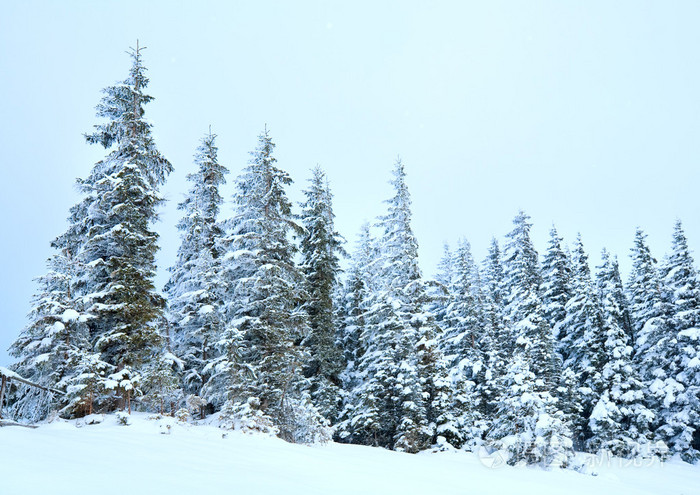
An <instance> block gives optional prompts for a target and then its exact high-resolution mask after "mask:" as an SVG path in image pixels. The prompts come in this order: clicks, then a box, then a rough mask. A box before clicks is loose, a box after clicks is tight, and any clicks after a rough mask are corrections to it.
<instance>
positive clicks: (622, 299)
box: [596, 249, 634, 345]
mask: <svg viewBox="0 0 700 495" xmlns="http://www.w3.org/2000/svg"><path fill="white" fill-rule="evenodd" d="M601 259H602V260H603V265H605V266H606V268H605V270H606V277H605V278H601V277H596V283H597V284H598V292H599V295H600V298H601V301H602V294H603V293H604V292H605V291H604V290H603V289H604V288H603V285H605V290H606V291H608V292H610V294H611V297H613V299H614V300H615V304H616V305H617V307H618V308H619V310H620V315H619V318H620V319H619V321H618V325H619V326H620V328H622V331H624V332H625V335H627V338H628V345H632V344H633V337H634V332H633V324H632V317H631V315H630V305H629V301H628V300H627V294H626V293H625V287H624V285H623V284H622V277H621V276H620V264H619V262H618V261H617V256H613V257H612V258H610V254H609V253H608V251H607V250H606V249H603V251H602V253H601ZM608 264H609V266H607V265H608ZM601 269H602V267H601Z"/></svg>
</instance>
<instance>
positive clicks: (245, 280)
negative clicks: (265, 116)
mask: <svg viewBox="0 0 700 495" xmlns="http://www.w3.org/2000/svg"><path fill="white" fill-rule="evenodd" d="M274 146H275V145H274V143H273V142H272V139H271V138H270V135H269V132H268V131H267V128H266V129H265V131H264V132H263V133H262V134H261V135H260V137H259V141H258V146H257V148H256V149H255V151H253V152H252V153H251V159H250V162H249V165H248V166H247V167H246V168H245V169H244V170H243V172H242V173H241V175H239V176H238V178H237V179H236V193H235V194H234V197H233V202H234V208H235V210H234V215H233V217H232V218H231V219H230V220H229V221H228V226H227V234H226V236H225V238H224V244H225V246H226V249H227V251H226V254H225V256H224V261H223V276H224V282H225V283H226V286H227V293H226V295H225V301H226V303H225V306H224V310H225V313H226V317H227V323H228V325H229V327H231V328H230V329H229V330H228V331H227V333H230V334H231V335H240V336H241V338H242V343H241V345H240V346H239V348H240V361H241V363H242V364H243V365H245V366H246V367H247V368H248V369H250V371H251V372H250V373H248V374H244V373H240V374H231V375H229V380H230V381H229V384H228V387H227V390H228V391H229V394H228V395H229V396H228V398H227V400H228V406H227V407H226V409H227V410H231V411H233V410H237V409H236V404H245V403H248V401H249V399H250V398H255V399H254V401H253V402H255V403H256V404H259V406H256V410H259V411H261V412H262V413H263V414H264V415H267V416H269V417H270V418H272V420H273V421H274V422H275V424H276V425H277V426H278V427H279V430H280V435H281V436H282V437H283V438H285V439H287V440H290V441H293V440H295V439H298V438H299V436H298V429H299V428H302V429H304V430H306V429H308V428H309V427H310V426H309V424H310V423H315V427H316V428H324V427H325V426H324V424H325V420H323V418H321V417H320V415H319V414H318V412H317V410H316V409H315V407H314V406H313V405H312V404H311V403H310V401H309V399H308V394H307V393H306V392H305V383H304V380H303V376H302V373H301V371H302V366H303V365H304V363H305V362H307V356H306V355H305V352H304V349H303V347H302V346H301V342H302V341H303V339H304V338H305V337H306V336H307V335H308V325H307V323H306V317H305V314H304V312H303V311H301V310H300V304H301V302H302V301H303V300H304V298H305V295H304V293H303V276H302V274H301V273H300V271H299V270H298V268H297V267H296V266H295V264H294V259H293V257H294V253H295V251H296V250H295V247H294V245H293V244H292V243H291V242H290V239H289V237H290V236H289V234H290V230H291V231H295V232H297V233H301V232H302V229H301V227H299V226H298V225H297V224H296V223H295V222H294V220H293V216H292V211H291V207H292V205H291V203H290V201H289V200H288V199H287V195H286V193H285V187H286V186H287V185H289V184H291V182H292V179H291V178H290V177H289V175H288V174H287V173H286V172H284V171H282V170H281V169H279V168H277V167H276V166H275V163H276V161H277V160H276V159H275V158H274V156H273V154H272V152H273V150H274ZM304 411H305V413H304ZM302 413H303V414H302ZM299 431H300V430H299Z"/></svg>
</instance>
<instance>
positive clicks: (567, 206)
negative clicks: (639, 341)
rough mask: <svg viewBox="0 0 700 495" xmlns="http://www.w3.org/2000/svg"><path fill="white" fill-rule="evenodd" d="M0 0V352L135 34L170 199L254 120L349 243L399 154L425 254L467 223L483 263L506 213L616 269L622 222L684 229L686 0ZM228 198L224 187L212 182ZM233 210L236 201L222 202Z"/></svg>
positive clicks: (689, 174) (233, 148) (166, 250)
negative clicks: (604, 258)
mask: <svg viewBox="0 0 700 495" xmlns="http://www.w3.org/2000/svg"><path fill="white" fill-rule="evenodd" d="M0 10H1V14H0V95H1V96H0V117H1V118H0V167H1V169H0V170H1V172H2V174H1V177H2V182H1V184H2V186H1V187H2V192H1V194H0V207H1V208H2V214H0V233H1V234H0V235H1V236H2V242H0V273H2V286H1V287H0V315H1V318H2V319H1V320H0V365H5V364H8V363H9V362H10V358H9V357H8V356H7V354H6V352H5V349H7V347H8V346H9V345H10V343H11V342H12V341H13V340H14V339H15V338H16V336H17V335H18V333H19V332H20V331H21V329H22V327H23V325H24V324H25V321H26V317H25V315H26V313H27V312H28V310H29V308H30V300H31V296H32V293H33V292H34V289H35V287H36V286H35V284H34V282H33V281H32V279H33V277H35V276H37V275H40V274H42V273H44V272H45V265H44V261H45V259H46V258H47V257H48V256H49V255H50V254H51V250H50V247H49V243H50V241H51V240H52V239H53V238H54V237H56V236H57V235H59V234H60V233H61V232H62V231H63V230H64V229H65V227H66V222H65V218H66V217H67V215H68V209H69V208H70V206H71V205H73V204H74V203H76V202H77V201H78V199H79V198H78V195H77V194H76V192H75V189H74V181H75V178H76V177H84V176H86V175H87V174H88V173H89V171H90V169H91V167H92V166H93V164H94V163H95V162H96V161H98V160H99V159H100V158H102V157H103V156H104V154H105V152H104V150H101V149H99V148H97V147H94V146H93V147H91V146H89V145H87V144H85V142H84V139H83V137H82V134H83V133H84V132H87V131H90V129H91V127H92V125H94V124H95V123H97V122H98V121H97V120H96V118H95V110H94V107H95V105H96V104H97V103H98V101H99V99H100V97H101V93H100V90H101V89H102V88H104V87H105V86H107V85H110V84H112V83H114V82H116V81H118V80H122V79H124V78H125V77H126V76H127V72H128V69H129V66H130V60H129V58H128V56H127V55H126V54H125V51H126V50H127V49H128V48H129V47H130V46H135V43H136V40H137V39H139V40H140V43H141V44H142V45H145V46H147V47H148V48H147V50H146V51H145V52H144V62H145V65H146V66H147V67H148V69H149V72H148V75H149V77H150V78H151V84H150V86H149V88H148V92H149V93H150V94H151V95H153V96H154V97H155V98H156V99H155V101H154V102H153V103H151V104H150V105H148V107H147V109H146V110H147V117H148V118H149V119H150V120H151V122H152V123H153V124H154V133H155V138H156V143H157V146H158V147H159V149H160V150H161V152H162V153H163V154H164V155H165V156H166V157H168V158H169V159H170V160H171V162H172V163H173V165H174V167H175V172H174V173H173V174H172V176H171V177H170V180H169V181H168V184H167V185H166V186H165V188H164V194H165V196H166V197H167V198H168V199H169V204H168V206H167V207H166V209H165V211H164V212H163V215H162V220H161V222H160V223H159V224H158V226H157V229H158V230H159V232H160V233H161V235H162V238H161V245H162V250H161V253H160V255H159V269H160V270H161V275H159V280H158V284H159V286H162V283H163V282H164V281H165V278H166V277H165V274H164V268H165V267H167V266H169V265H170V264H171V263H172V262H173V260H174V256H175V252H176V250H177V246H178V243H179V240H178V237H177V232H176V231H175V228H174V224H175V222H176V221H177V218H178V212H177V210H176V209H175V206H176V204H177V203H178V202H179V201H180V200H181V199H182V195H183V194H184V192H185V191H186V190H187V183H186V182H185V180H184V178H185V175H186V174H187V173H189V172H191V171H192V170H193V166H192V155H193V153H194V150H195V148H196V147H197V145H198V142H199V140H200V138H201V137H202V136H203V135H204V133H205V132H206V131H207V129H208V126H209V125H211V126H212V129H213V131H214V132H215V133H216V134H218V136H219V138H218V145H219V148H220V159H221V162H222V163H223V164H225V165H226V166H227V167H228V168H229V169H230V170H231V174H230V176H229V179H232V178H233V176H235V175H237V174H238V173H239V172H240V170H241V168H242V167H243V166H244V165H245V164H246V162H247V159H248V152H249V151H250V150H252V149H253V148H254V147H255V145H256V137H257V135H258V134H259V133H260V131H261V130H262V129H263V127H264V125H265V124H267V125H268V127H269V128H270V131H271V136H272V137H273V139H274V141H275V142H276V143H277V153H276V156H277V158H278V160H279V162H278V164H279V166H280V167H281V168H283V169H285V170H286V171H288V172H289V173H290V174H291V176H292V178H293V179H294V180H295V183H294V185H293V186H292V187H291V188H290V191H289V194H290V197H291V198H292V199H294V200H299V199H301V196H300V191H301V189H302V188H304V187H305V185H306V180H307V179H308V177H309V175H310V173H309V169H310V168H311V167H312V166H314V165H315V164H317V163H318V164H320V165H321V166H322V167H323V168H324V169H325V170H326V171H327V174H328V177H329V179H330V182H331V187H332V189H333V192H334V194H335V211H336V215H337V227H338V229H339V230H340V232H341V233H342V234H343V235H344V236H345V237H346V238H347V239H348V241H349V248H351V249H352V247H353V246H354V241H355V238H356V234H357V232H358V229H359V226H360V225H361V224H362V223H363V221H365V220H372V219H373V218H375V217H376V216H377V215H379V214H382V213H383V211H384V205H383V204H382V201H383V200H384V199H387V198H388V197H389V196H390V195H391V194H392V191H391V188H390V186H389V185H388V183H387V181H388V180H389V178H390V170H391V167H392V164H393V162H394V160H395V158H396V156H397V155H401V157H402V159H403V162H404V165H405V167H406V171H407V174H408V178H407V179H408V185H409V188H410V191H411V193H412V195H413V213H414V230H415V232H416V235H417V236H418V241H419V244H420V255H421V264H422V266H423V269H424V272H425V274H426V275H429V276H432V275H433V274H434V271H435V266H436V264H437V261H438V259H439V257H440V256H441V252H442V245H443V242H445V241H448V242H451V243H455V242H456V241H457V239H458V238H460V237H462V236H465V237H467V238H468V239H469V240H470V241H471V243H472V246H473V250H474V253H475V255H476V256H477V258H479V259H480V258H481V257H483V256H484V255H485V253H486V249H487V246H488V244H489V241H490V239H491V237H492V236H496V237H497V238H499V239H502V237H503V235H504V234H505V233H507V232H508V231H509V230H510V227H511V221H512V218H513V216H514V215H515V214H516V212H517V211H518V209H520V208H522V209H524V210H525V211H526V212H528V213H529V214H530V215H531V216H532V221H533V223H534V227H533V237H534V240H535V243H536V247H537V248H538V250H539V251H540V253H542V252H543V251H544V249H545V247H546V241H547V237H548V231H549V229H550V227H551V225H552V224H553V223H554V224H556V226H557V227H558V228H559V231H560V233H561V234H562V235H564V236H565V238H566V241H567V242H571V241H572V240H573V239H574V237H575V235H576V233H577V232H581V234H582V236H583V241H584V245H585V246H586V248H587V249H588V251H589V254H590V255H591V261H592V264H593V265H594V266H595V265H596V264H597V263H598V261H599V253H600V250H601V248H602V247H604V246H606V247H608V248H609V249H610V250H611V251H612V252H614V253H617V254H618V255H619V256H620V261H621V263H622V266H623V269H625V270H626V269H627V268H628V266H629V262H628V254H629V249H630V247H631V245H632V241H633V236H634V230H635V227H636V226H641V227H642V228H644V229H645V230H646V231H647V232H648V234H649V242H650V244H651V247H652V251H653V254H654V255H655V256H656V257H657V258H659V259H660V258H661V257H662V256H663V254H664V253H665V252H666V251H667V250H668V247H669V245H670V238H671V232H672V227H673V222H674V221H675V219H676V218H677V217H679V218H681V219H682V220H683V222H684V225H685V228H686V233H687V234H688V237H689V240H690V244H691V247H693V248H697V246H698V242H700V216H699V215H698V204H699V203H698V196H697V194H698V184H700V181H699V180H698V179H700V172H699V170H700V168H699V167H698V165H697V163H698V156H699V153H698V151H699V149H698V148H699V146H700V139H698V135H699V131H700V72H699V67H700V64H699V63H698V47H700V30H699V29H698V28H697V26H698V24H699V23H700V3H699V2H681V1H674V2H663V1H658V2H643V1H629V2H624V1H616V2H609V1H599V2H593V1H585V2H583V1H568V2H561V1H552V2H532V1H530V2H521V1H512V2H494V1H488V2H486V1H478V2H477V1H474V2H467V1H455V2H440V1H430V2H428V1H423V2H409V1H405V0H402V1H395V2H389V1H386V2H382V1H370V2H361V1H354V2H322V1H318V2H299V1H293V2H292V1H278V2H265V1H252V0H251V1H248V2H232V1H226V2H224V1H222V2H188V3H184V2H183V3H180V2H175V1H173V0H168V1H163V2H155V1H148V2H143V1H135V2H124V1H111V2H93V1H84V2H78V1H73V2H68V1H64V2H50V1H46V2H33V1H27V0H24V1H21V2H19V1H12V2H10V1H8V2H4V3H3V5H2V7H1V9H0ZM223 192H224V195H225V196H226V198H227V200H228V199H229V198H230V194H231V192H232V191H231V188H230V184H229V186H227V187H225V188H224V191H223ZM223 211H224V214H225V215H228V214H229V213H230V205H226V206H224V209H223Z"/></svg>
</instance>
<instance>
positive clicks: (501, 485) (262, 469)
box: [0, 414, 700, 495]
mask: <svg viewBox="0 0 700 495" xmlns="http://www.w3.org/2000/svg"><path fill="white" fill-rule="evenodd" d="M163 421H170V420H169V419H168V420H151V419H148V417H147V416H146V415H140V414H135V415H134V416H133V417H132V424H131V425H130V426H121V425H118V424H117V419H116V417H114V416H107V417H106V419H105V420H104V422H103V423H102V424H97V425H87V426H82V427H80V428H76V422H75V421H70V422H67V421H58V422H53V423H51V424H47V425H43V426H41V427H40V428H38V429H34V430H31V429H26V428H19V427H6V428H0V494H2V495H15V494H17V495H20V494H23V495H32V494H44V493H51V494H55V495H61V494H74V493H80V492H83V493H97V492H96V491H95V490H98V492H99V493H100V494H104V495H107V494H123V493H134V494H140V493H149V494H160V493H171V494H179V493H224V492H226V493H239V494H246V493H256V494H285V495H295V494H305V495H312V494H324V495H328V494H362V495H369V494H383V495H389V494H401V495H409V494H430V495H432V494H436V495H438V494H439V495H443V494H445V495H447V494H470V495H472V494H491V493H492V494H499V495H502V494H509V493H518V494H529V493H533V494H535V493H536V494H538V495H539V494H562V493H566V494H569V495H576V494H591V493H594V494H596V495H603V494H608V493H610V494H613V493H614V494H616V495H622V494H625V495H627V494H664V495H672V494H685V495H689V494H700V466H691V465H688V464H685V463H682V462H680V461H672V462H669V463H666V464H662V465H660V464H658V463H657V464H656V465H653V466H645V467H638V466H637V467H635V466H633V465H628V466H619V465H616V466H607V465H606V464H608V463H606V462H604V463H603V465H599V466H596V467H589V468H587V470H588V471H589V472H592V471H595V472H596V473H597V476H593V475H591V474H580V473H577V472H575V471H572V470H554V471H543V470H541V469H539V468H513V467H508V466H504V467H500V468H488V467H486V466H484V463H482V462H481V461H480V460H479V458H478V456H477V455H475V454H470V453H463V452H454V453H446V452H443V453H424V454H419V455H410V454H400V453H396V452H390V451H387V450H383V449H377V448H370V447H361V446H355V445H340V444H329V445H325V446H312V447H309V446H302V445H292V444H288V443H285V442H283V441H282V440H279V439H277V438H270V437H262V436H252V435H244V434H242V433H238V432H228V434H227V435H225V437H223V436H222V435H223V433H225V432H223V431H222V430H220V429H218V428H216V427H214V426H206V425H204V426H202V425H200V426H191V425H188V426H185V425H182V424H174V423H173V426H172V428H171V429H170V430H169V431H170V433H169V434H161V433H160V432H161V431H167V429H166V428H165V427H164V426H163ZM592 464H593V461H592V460H591V459H590V458H589V466H592ZM598 464H600V462H599V463H598ZM610 464H619V462H612V463H610Z"/></svg>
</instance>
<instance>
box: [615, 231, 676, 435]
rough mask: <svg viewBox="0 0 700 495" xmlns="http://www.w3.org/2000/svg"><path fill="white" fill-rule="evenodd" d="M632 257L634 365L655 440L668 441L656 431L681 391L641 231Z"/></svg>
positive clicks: (665, 312)
mask: <svg viewBox="0 0 700 495" xmlns="http://www.w3.org/2000/svg"><path fill="white" fill-rule="evenodd" d="M631 257H632V269H631V272H630V281H629V284H628V285H627V293H628V300H629V302H630V314H631V317H632V322H633V325H634V328H633V329H634V354H633V359H634V364H635V367H636V368H637V370H638V371H639V373H640V375H641V379H642V382H643V384H644V388H645V389H646V390H647V391H648V394H647V406H648V407H649V409H651V410H652V411H653V412H654V413H655V414H656V418H655V422H654V426H653V428H654V429H656V430H657V432H656V438H657V439H660V440H663V441H668V440H669V438H668V437H667V436H666V435H664V434H663V430H659V429H658V428H659V427H660V426H661V425H662V424H664V421H666V417H665V414H664V410H665V409H666V407H667V405H669V404H670V403H672V402H674V401H675V397H676V395H677V394H678V392H679V391H680V389H681V386H680V384H679V383H678V382H677V380H676V378H675V373H676V370H674V369H673V363H674V356H673V355H672V354H673V352H674V351H675V349H674V347H675V343H674V342H675V340H676V338H675V336H674V335H673V329H672V326H671V321H670V312H671V309H670V305H669V302H668V301H667V300H665V298H664V291H663V289H662V281H661V276H660V273H659V269H658V266H657V263H656V260H655V259H654V258H653V257H652V255H651V252H650V250H649V247H648V245H647V242H646V234H645V233H644V232H643V231H642V230H641V229H637V231H636V233H635V240H634V246H633V247H632V253H631Z"/></svg>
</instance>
